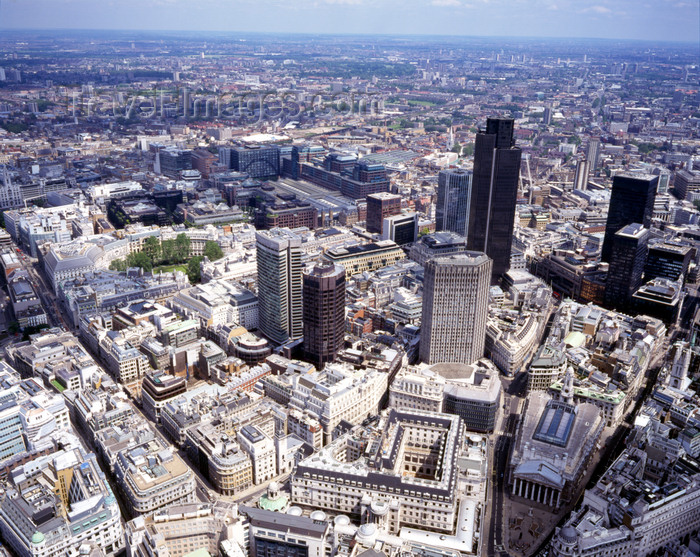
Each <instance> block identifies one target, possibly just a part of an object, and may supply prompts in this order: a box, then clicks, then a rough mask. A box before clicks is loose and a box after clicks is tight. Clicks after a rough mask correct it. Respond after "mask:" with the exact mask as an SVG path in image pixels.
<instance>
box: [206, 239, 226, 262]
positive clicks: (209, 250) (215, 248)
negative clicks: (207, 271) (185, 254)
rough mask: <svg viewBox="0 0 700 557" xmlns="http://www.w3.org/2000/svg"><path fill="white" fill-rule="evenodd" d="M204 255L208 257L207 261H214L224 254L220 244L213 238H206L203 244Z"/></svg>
mask: <svg viewBox="0 0 700 557" xmlns="http://www.w3.org/2000/svg"><path fill="white" fill-rule="evenodd" d="M204 255H205V256H207V257H208V258H209V261H216V260H217V259H221V258H222V257H223V256H224V252H223V251H222V250H221V246H220V245H219V244H218V243H217V242H214V241H213V240H207V242H206V243H205V244H204Z"/></svg>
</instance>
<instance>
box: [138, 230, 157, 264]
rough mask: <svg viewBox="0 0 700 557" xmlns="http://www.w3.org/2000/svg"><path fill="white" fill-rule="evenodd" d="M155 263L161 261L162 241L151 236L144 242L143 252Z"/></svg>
mask: <svg viewBox="0 0 700 557" xmlns="http://www.w3.org/2000/svg"><path fill="white" fill-rule="evenodd" d="M142 251H143V252H144V253H146V254H147V255H148V256H149V257H150V258H151V259H152V260H153V261H159V260H160V251H161V250H160V240H158V238H156V237H155V236H149V237H148V238H146V239H145V240H144V242H143V250H142Z"/></svg>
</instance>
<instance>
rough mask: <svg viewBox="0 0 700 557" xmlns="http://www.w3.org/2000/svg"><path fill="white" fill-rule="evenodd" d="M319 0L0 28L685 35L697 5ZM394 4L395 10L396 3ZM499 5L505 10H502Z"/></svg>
mask: <svg viewBox="0 0 700 557" xmlns="http://www.w3.org/2000/svg"><path fill="white" fill-rule="evenodd" d="M368 6H369V3H368V2H367V0H321V1H317V2H313V3H309V4H308V5H299V4H285V3H282V2H278V1H277V0H263V1H262V2H250V1H247V0H244V1H239V2H236V3H229V2H222V1H220V0H207V1H205V2H198V3H196V4H192V3H191V2H188V1H187V0H151V1H148V2H136V1H135V0H124V1H121V2H107V3H101V4H99V7H98V5H96V4H94V3H92V2H88V1H86V0H63V1H51V2H49V1H46V0H27V1H24V2H22V3H18V2H7V1H6V2H4V3H2V4H0V17H1V19H2V21H3V23H2V24H0V28H2V29H18V30H19V29H56V30H69V29H73V30H77V29H95V30H134V31H198V32H222V31H225V32H232V33H240V32H267V33H300V34H307V33H310V34H330V35H335V34H340V35H348V34H360V35H375V34H376V35H421V36H430V35H439V36H465V37H467V36H472V37H533V38H536V37H541V38H578V39H581V38H593V39H613V40H649V39H652V40H660V41H669V42H694V41H697V40H698V38H700V27H699V26H698V25H697V21H698V17H699V16H700V6H698V4H697V3H692V2H686V1H684V0H656V1H652V2H646V3H642V4H639V3H634V2H632V1H631V0H622V1H618V2H610V1H607V0H586V1H584V2H572V1H570V0H539V1H537V2H534V3H532V2H522V1H520V2H505V1H504V0H472V1H463V0H432V1H431V2H419V1H415V2H409V3H407V4H406V3H404V4H401V5H399V4H398V3H397V2H395V1H394V0H385V1H382V2H378V3H373V4H372V5H371V6H372V10H373V11H372V14H373V17H372V18H371V19H368V18H367V17H366V13H365V9H366V8H367V7H368ZM399 8H400V11H397V10H399ZM506 8H507V9H506Z"/></svg>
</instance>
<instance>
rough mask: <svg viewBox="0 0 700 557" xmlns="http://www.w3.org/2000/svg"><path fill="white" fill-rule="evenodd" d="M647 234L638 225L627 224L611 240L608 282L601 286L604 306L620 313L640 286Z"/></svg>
mask: <svg viewBox="0 0 700 557" xmlns="http://www.w3.org/2000/svg"><path fill="white" fill-rule="evenodd" d="M648 240H649V230H647V229H646V228H644V227H643V226H642V225H641V224H639V223H633V224H628V225H627V226H625V227H624V228H622V229H621V230H619V231H618V232H617V233H616V234H615V236H614V237H613V240H612V244H611V246H612V253H611V257H610V267H609V269H608V279H607V281H606V282H605V305H606V306H607V307H610V308H615V309H621V310H624V309H626V308H628V307H629V304H630V301H631V300H632V295H633V294H634V293H635V291H636V290H637V289H638V288H639V287H640V286H641V285H642V275H643V274H644V263H645V262H646V258H647V243H648Z"/></svg>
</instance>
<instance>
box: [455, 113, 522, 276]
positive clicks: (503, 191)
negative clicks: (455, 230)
mask: <svg viewBox="0 0 700 557" xmlns="http://www.w3.org/2000/svg"><path fill="white" fill-rule="evenodd" d="M520 157H521V151H520V148H519V147H515V142H514V139H513V120H512V119H510V118H489V119H488V121H487V122H486V131H485V132H479V133H478V134H477V135H476V144H475V148H474V177H473V179H472V192H471V202H470V205H469V232H468V234H467V248H468V249H470V250H473V251H483V252H484V253H486V255H488V256H489V257H490V258H491V259H492V260H493V271H492V278H491V280H492V282H497V281H498V278H499V277H500V276H502V275H503V274H504V273H506V272H507V271H508V268H509V266H510V248H511V244H512V242H513V221H514V220H515V202H516V200H517V197H518V177H519V176H520Z"/></svg>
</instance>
